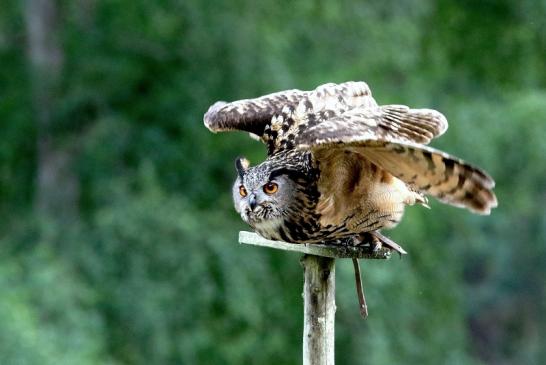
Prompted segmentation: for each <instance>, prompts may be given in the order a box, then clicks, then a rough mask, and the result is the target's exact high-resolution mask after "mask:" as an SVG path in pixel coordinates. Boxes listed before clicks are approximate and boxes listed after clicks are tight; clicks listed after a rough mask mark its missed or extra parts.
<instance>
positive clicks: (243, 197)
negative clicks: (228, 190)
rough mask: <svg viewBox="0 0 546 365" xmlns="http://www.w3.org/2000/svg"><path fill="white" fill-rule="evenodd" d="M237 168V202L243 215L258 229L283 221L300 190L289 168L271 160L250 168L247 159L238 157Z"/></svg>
mask: <svg viewBox="0 0 546 365" xmlns="http://www.w3.org/2000/svg"><path fill="white" fill-rule="evenodd" d="M235 167H236V169H237V179H236V180H235V183H234V184H233V203H234V204H235V210H236V211H237V212H238V213H239V214H240V215H241V218H243V220H244V221H245V222H246V223H248V224H249V225H250V226H252V227H254V228H260V227H261V228H263V226H264V225H269V226H271V225H276V224H280V223H281V221H282V219H283V216H285V215H286V214H287V209H288V208H289V206H290V204H291V202H292V201H293V200H294V199H293V198H294V196H295V193H296V184H295V182H294V181H293V180H291V179H290V177H289V175H288V174H287V173H286V169H285V168H283V167H282V166H280V165H279V166H277V164H275V163H274V162H273V161H271V160H265V161H264V162H262V163H261V164H259V165H257V166H254V167H250V164H249V162H248V160H247V159H245V158H238V159H237V160H236V161H235Z"/></svg>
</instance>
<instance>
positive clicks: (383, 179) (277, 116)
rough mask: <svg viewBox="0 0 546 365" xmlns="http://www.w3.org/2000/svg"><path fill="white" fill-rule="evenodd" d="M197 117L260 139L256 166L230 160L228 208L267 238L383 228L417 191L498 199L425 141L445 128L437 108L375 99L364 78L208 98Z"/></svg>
mask: <svg viewBox="0 0 546 365" xmlns="http://www.w3.org/2000/svg"><path fill="white" fill-rule="evenodd" d="M204 122H205V126H206V127H207V128H208V129H210V130H211V131H213V132H219V131H230V130H241V131H246V132H249V133H250V134H251V135H252V136H253V137H255V138H258V139H259V140H261V141H262V142H264V143H265V144H266V146H267V150H268V158H267V159H266V160H265V161H264V162H263V163H262V164H260V165H258V166H255V167H253V168H251V167H249V166H248V164H246V163H244V161H243V162H241V161H240V162H239V163H238V171H239V176H238V178H237V182H236V186H234V200H235V205H236V209H237V210H238V211H239V213H241V216H242V217H243V219H244V220H245V221H247V222H248V223H249V224H251V225H252V226H253V227H254V228H255V229H256V230H257V232H258V233H260V234H262V235H263V236H266V238H270V239H283V240H291V241H294V242H314V241H319V240H323V239H332V238H337V237H344V236H350V235H355V234H362V233H366V232H373V231H376V230H378V229H381V228H390V227H392V226H394V225H395V224H396V223H398V222H399V221H400V219H401V217H402V214H403V210H404V206H405V205H411V204H414V203H420V204H423V205H426V198H425V195H430V196H433V197H435V198H436V199H438V200H440V201H442V202H444V203H447V204H450V205H454V206H457V207H464V208H467V209H469V210H471V211H472V212H474V213H478V214H489V213H490V211H491V209H492V208H494V207H496V206H497V199H496V197H495V195H494V193H493V192H492V189H493V187H494V185H495V183H494V181H493V179H492V178H491V177H489V176H488V175H487V174H486V173H485V172H484V171H482V170H480V169H479V168H477V167H474V166H472V165H470V164H468V163H466V162H464V161H462V160H460V159H458V158H456V157H453V156H450V155H448V154H446V153H444V152H442V151H439V150H436V149H434V148H431V147H428V146H427V144H428V143H429V142H430V141H431V140H432V139H433V138H435V137H438V136H440V135H442V134H443V133H444V132H445V131H446V130H447V121H446V118H445V117H444V116H443V115H442V114H441V113H440V112H438V111H436V110H431V109H410V108H409V107H407V106H404V105H381V106H380V105H378V104H377V103H376V101H375V100H374V98H373V97H372V95H371V91H370V89H369V88H368V85H367V84H366V83H364V82H346V83H342V84H325V85H321V86H319V87H318V88H316V89H315V90H313V91H300V90H288V91H282V92H278V93H274V94H269V95H265V96H262V97H259V98H255V99H246V100H239V101H235V102H231V103H225V102H217V103H215V104H214V105H212V106H211V107H210V108H209V110H208V111H207V113H206V114H205V117H204ZM281 176H282V178H281ZM283 181H284V182H283ZM288 181H290V183H288ZM266 184H275V186H276V187H275V189H273V188H271V187H272V186H273V185H268V186H269V187H270V188H271V189H268V190H267V189H266V190H264V189H265V186H266ZM247 185H248V186H247ZM283 188H285V189H290V192H286V191H285V192H282V189H283ZM243 189H244V191H243ZM273 190H275V191H274V192H273ZM264 191H266V193H264ZM267 191H269V193H271V194H269V193H267ZM243 193H246V195H245V194H243ZM283 193H284V194H289V195H290V199H288V198H287V197H286V196H284V197H283V198H282V199H281V195H278V196H277V195H276V194H283ZM248 199H250V200H249V201H247V200H248ZM252 199H254V200H252ZM260 210H261V211H264V212H265V211H267V212H268V215H266V214H265V213H263V216H260V214H258V212H259V211H260ZM261 227H266V228H261Z"/></svg>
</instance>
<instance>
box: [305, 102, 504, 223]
mask: <svg viewBox="0 0 546 365" xmlns="http://www.w3.org/2000/svg"><path fill="white" fill-rule="evenodd" d="M314 117H315V116H314V115H309V116H307V118H310V119H312V118H314ZM446 128H447V122H446V121H445V118H444V117H443V116H442V115H441V114H440V113H439V112H437V111H434V110H428V109H409V108H407V107H403V106H383V107H380V108H378V109H377V110H374V111H361V112H357V111H350V112H348V113H344V114H342V115H340V116H337V117H334V118H330V119H327V120H324V121H321V122H320V123H317V124H316V125H315V126H313V127H311V128H308V129H307V130H305V131H303V132H302V133H301V134H300V135H299V136H298V137H297V138H296V139H295V145H296V147H297V148H305V149H311V150H314V151H319V150H322V149H330V150H331V149H337V150H339V151H340V153H343V151H346V150H349V151H352V152H356V153H358V154H360V155H361V156H363V157H364V158H366V159H368V160H370V161H371V162H372V163H374V164H375V165H377V166H379V167H381V168H382V169H384V170H386V171H388V172H389V173H391V174H392V175H394V176H396V177H397V178H399V179H400V180H402V181H404V182H405V183H406V184H408V185H409V186H411V187H412V188H413V189H415V190H417V191H419V192H423V193H426V194H429V195H432V196H434V197H436V198H437V199H439V200H440V201H442V202H444V203H448V204H451V205H454V206H458V207H466V208H468V209H470V210H471V211H473V212H475V213H480V214H489V212H490V210H491V208H494V207H496V206H497V199H496V197H495V195H494V194H493V192H492V191H491V190H492V189H493V187H494V185H495V182H494V181H493V179H492V178H491V177H489V176H488V175H487V174H486V173H485V172H484V171H482V170H480V169H479V168H476V167H474V166H472V165H470V164H468V163H466V162H464V161H462V160H460V159H458V158H456V157H453V156H450V155H448V154H446V153H444V152H442V151H439V150H436V149H434V148H431V147H427V146H425V145H423V144H426V143H428V142H429V141H430V140H431V139H432V138H434V137H436V136H438V135H440V134H442V133H443V132H444V131H445V130H446Z"/></svg>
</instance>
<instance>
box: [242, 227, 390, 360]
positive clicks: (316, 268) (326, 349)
mask: <svg viewBox="0 0 546 365" xmlns="http://www.w3.org/2000/svg"><path fill="white" fill-rule="evenodd" d="M239 243H244V244H249V245H254V246H261V247H269V248H275V249H278V250H285V251H295V252H301V253H304V254H305V255H304V256H303V257H302V259H301V263H302V266H303V268H304V284H303V298H304V300H303V302H304V305H303V318H304V322H303V364H304V365H334V327H335V326H334V322H335V313H336V303H335V291H336V282H335V278H336V272H335V261H336V260H335V259H336V258H352V259H388V258H390V252H391V251H390V250H389V249H388V248H381V249H379V250H376V251H371V250H370V248H369V247H366V246H342V245H333V244H328V243H327V242H325V243H321V244H294V243H288V242H280V241H271V240H267V239H265V238H262V237H260V236H258V235H257V234H256V233H251V232H239ZM360 310H362V308H360Z"/></svg>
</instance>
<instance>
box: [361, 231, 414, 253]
mask: <svg viewBox="0 0 546 365" xmlns="http://www.w3.org/2000/svg"><path fill="white" fill-rule="evenodd" d="M361 238H362V242H370V243H371V245H372V249H373V251H374V252H377V251H379V250H381V248H382V247H383V246H386V247H388V248H390V249H391V250H394V251H396V252H398V254H399V255H400V256H402V255H405V254H407V252H406V250H404V249H403V248H402V246H400V245H399V244H398V243H396V242H394V241H393V240H391V239H390V238H389V237H386V236H384V235H382V234H381V233H379V231H373V232H366V233H363V234H362V235H361Z"/></svg>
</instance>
